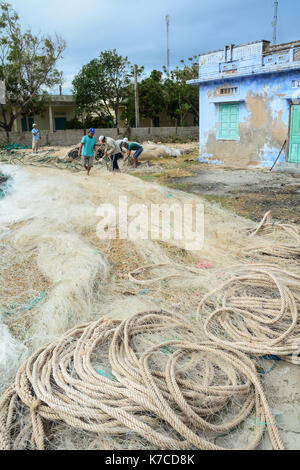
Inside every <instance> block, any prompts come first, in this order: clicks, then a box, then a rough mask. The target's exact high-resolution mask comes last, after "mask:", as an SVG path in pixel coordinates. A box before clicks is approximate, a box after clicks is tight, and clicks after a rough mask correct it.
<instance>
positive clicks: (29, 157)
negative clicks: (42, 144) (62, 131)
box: [0, 150, 82, 171]
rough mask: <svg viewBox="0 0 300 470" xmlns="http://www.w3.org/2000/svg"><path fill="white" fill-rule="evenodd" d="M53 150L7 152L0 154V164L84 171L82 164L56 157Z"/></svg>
mask: <svg viewBox="0 0 300 470" xmlns="http://www.w3.org/2000/svg"><path fill="white" fill-rule="evenodd" d="M53 152H54V150H53V151H51V150H47V151H44V152H38V153H31V152H22V151H5V152H1V154H0V162H1V163H8V164H10V165H30V166H35V167H47V168H59V169H61V170H64V169H70V170H73V171H74V170H75V171H78V170H82V166H81V162H76V161H73V160H71V159H65V158H61V157H57V156H54V155H53V154H52V153H53Z"/></svg>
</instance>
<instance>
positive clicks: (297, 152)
mask: <svg viewBox="0 0 300 470" xmlns="http://www.w3.org/2000/svg"><path fill="white" fill-rule="evenodd" d="M289 162H291V163H300V105H293V106H292V109H291V124H290V149H289Z"/></svg>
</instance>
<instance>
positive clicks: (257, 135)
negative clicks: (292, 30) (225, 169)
mask: <svg viewBox="0 0 300 470" xmlns="http://www.w3.org/2000/svg"><path fill="white" fill-rule="evenodd" d="M199 60H200V64H199V78H198V79H197V80H191V81H190V82H188V83H189V84H191V85H199V90H200V91H199V93H200V123H199V127H200V158H201V159H202V161H209V162H212V163H219V164H229V165H231V166H237V167H240V166H249V165H253V166H263V167H264V166H265V167H269V166H271V165H272V163H273V162H274V161H275V159H276V158H277V156H278V153H279V151H280V149H281V148H282V145H283V144H284V142H285V140H287V143H286V145H285V147H284V151H283V153H282V156H281V158H280V161H282V162H284V161H286V162H291V163H296V164H298V163H299V164H300V41H297V42H291V43H287V44H280V45H275V46H271V45H270V43H269V42H268V41H258V42H254V43H250V44H246V45H240V46H235V45H231V46H225V48H224V49H222V50H219V51H215V52H210V53H207V54H202V55H200V58H199Z"/></svg>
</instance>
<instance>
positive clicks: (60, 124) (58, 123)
mask: <svg viewBox="0 0 300 470" xmlns="http://www.w3.org/2000/svg"><path fill="white" fill-rule="evenodd" d="M66 127H67V119H66V118H64V117H59V118H55V130H56V131H64V130H65V129H66Z"/></svg>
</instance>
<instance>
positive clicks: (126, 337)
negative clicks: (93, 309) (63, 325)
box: [0, 311, 283, 450]
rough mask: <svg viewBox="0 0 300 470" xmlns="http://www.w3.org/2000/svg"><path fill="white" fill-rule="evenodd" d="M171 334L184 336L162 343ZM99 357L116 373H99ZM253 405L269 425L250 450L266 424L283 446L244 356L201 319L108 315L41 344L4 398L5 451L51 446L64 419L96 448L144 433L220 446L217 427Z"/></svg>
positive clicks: (236, 420) (159, 444) (149, 441)
mask: <svg viewBox="0 0 300 470" xmlns="http://www.w3.org/2000/svg"><path fill="white" fill-rule="evenodd" d="M166 334H167V335H169V337H170V336H172V335H173V337H175V336H176V337H178V336H180V339H170V340H167V341H162V340H161V339H160V338H161V335H166ZM145 345H147V346H145ZM166 348H167V350H168V354H165V352H164V351H162V349H166ZM96 357H98V358H101V361H102V362H105V365H104V366H103V365H102V367H106V368H107V367H110V369H111V374H112V375H113V377H114V380H110V379H109V378H106V377H104V376H103V375H100V374H97V372H96V368H95V366H94V362H95V358H96ZM254 409H255V412H256V417H257V419H259V420H260V421H263V422H265V423H266V428H265V427H264V426H258V427H257V429H256V431H255V436H254V437H253V440H252V442H251V443H249V444H247V445H246V446H245V449H255V448H256V447H257V446H258V444H259V442H260V441H261V439H262V437H263V435H264V432H265V429H267V430H268V433H269V436H270V439H271V442H272V446H273V448H274V449H283V444H282V442H281V439H280V437H279V434H278V431H277V428H276V424H275V420H274V418H273V416H272V413H271V412H270V409H269V407H268V403H267V400H266V397H265V395H264V392H263V389H262V386H261V384H260V380H259V377H258V374H257V372H256V368H255V363H254V362H253V361H252V360H251V359H249V358H248V357H247V356H246V355H245V354H243V353H242V352H240V351H236V350H234V349H233V348H231V347H220V346H218V345H216V344H213V343H211V342H210V341H207V340H205V339H201V332H200V330H198V328H197V325H196V324H195V325H194V324H192V323H191V322H190V321H186V320H185V319H184V318H182V317H180V316H177V315H176V314H173V313H169V312H166V311H161V312H144V313H140V314H137V315H134V316H133V317H131V318H129V319H127V320H125V321H124V322H122V323H121V322H119V321H112V320H110V319H107V318H103V319H101V320H99V321H97V322H94V323H91V324H86V325H82V326H79V327H77V328H74V329H73V330H71V331H70V332H68V333H66V334H65V335H64V336H63V337H62V338H61V339H60V340H57V341H56V342H54V343H52V344H50V345H48V346H46V347H44V348H42V349H40V350H39V351H38V352H37V353H35V354H34V355H33V356H32V357H31V358H29V359H28V360H27V362H26V363H25V364H24V366H23V367H22V368H21V369H20V370H19V372H18V374H17V377H16V382H15V386H14V388H13V389H9V390H8V391H7V392H6V393H5V394H4V396H3V397H2V399H1V401H0V448H1V449H25V448H31V449H39V450H42V449H45V448H47V446H49V442H50V441H51V439H50V438H49V436H47V429H49V424H51V423H52V433H53V429H55V426H59V425H62V424H64V426H66V427H67V428H68V429H80V430H83V431H86V432H88V433H90V435H91V447H93V448H95V447H96V446H97V445H100V446H101V439H102V438H101V436H102V437H103V441H105V437H104V436H111V437H113V438H114V440H119V441H120V440H122V439H123V440H125V441H126V440H127V441H128V439H129V436H135V439H137V438H138V439H141V440H143V441H144V442H145V445H147V446H148V448H149V446H150V448H155V449H156V448H157V449H177V450H178V449H191V448H198V449H210V450H221V449H222V447H220V446H218V445H215V444H213V441H214V438H215V437H216V434H220V433H224V432H226V433H228V432H230V431H231V430H233V429H235V428H236V427H237V426H239V425H240V424H241V423H243V422H244V421H245V420H247V418H248V417H249V416H250V415H251V413H252V412H253V410H254ZM20 410H21V415H22V419H20V416H19V415H18V414H19V413H20ZM220 416H222V419H221V418H220ZM53 426H54V428H53ZM50 428H51V426H50ZM97 443H98V444H97ZM125 444H126V443H125ZM103 446H104V447H105V448H108V447H109V445H108V444H107V442H106V443H105V442H104V443H103ZM126 446H127V444H126ZM114 448H115V447H114Z"/></svg>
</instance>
